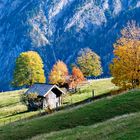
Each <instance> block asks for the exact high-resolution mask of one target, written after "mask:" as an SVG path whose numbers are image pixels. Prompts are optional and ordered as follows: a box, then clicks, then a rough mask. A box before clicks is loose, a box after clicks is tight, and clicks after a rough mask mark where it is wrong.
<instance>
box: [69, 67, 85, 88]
mask: <svg viewBox="0 0 140 140" xmlns="http://www.w3.org/2000/svg"><path fill="white" fill-rule="evenodd" d="M84 80H85V78H84V75H83V73H82V71H81V70H80V69H79V68H78V67H73V69H72V75H71V77H70V82H69V87H70V88H76V87H77V85H78V84H79V83H81V82H82V81H84Z"/></svg>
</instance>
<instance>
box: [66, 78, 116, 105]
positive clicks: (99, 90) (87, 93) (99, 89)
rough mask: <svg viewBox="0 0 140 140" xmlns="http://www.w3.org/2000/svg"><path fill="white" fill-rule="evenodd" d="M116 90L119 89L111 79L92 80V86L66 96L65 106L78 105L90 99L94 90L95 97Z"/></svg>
mask: <svg viewBox="0 0 140 140" xmlns="http://www.w3.org/2000/svg"><path fill="white" fill-rule="evenodd" d="M116 89H118V87H116V86H115V85H114V84H112V83H111V78H108V79H101V80H91V82H90V84H87V85H85V86H83V87H81V89H80V92H78V93H75V94H70V95H69V94H68V95H66V96H65V98H64V104H65V103H67V104H71V103H76V102H80V101H83V100H85V99H87V98H90V97H92V90H94V91H95V96H97V95H101V94H105V93H107V92H109V91H112V90H116Z"/></svg>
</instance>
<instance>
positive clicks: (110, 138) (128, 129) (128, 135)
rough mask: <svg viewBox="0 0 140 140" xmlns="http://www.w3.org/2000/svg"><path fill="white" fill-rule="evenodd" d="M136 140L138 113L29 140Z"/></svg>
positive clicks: (139, 133) (139, 131)
mask: <svg viewBox="0 0 140 140" xmlns="http://www.w3.org/2000/svg"><path fill="white" fill-rule="evenodd" d="M93 138H94V140H117V139H119V140H120V139H121V140H126V139H129V140H138V139H140V112H139V113H134V114H127V115H123V116H121V117H116V118H113V119H110V120H107V121H105V122H102V123H97V124H95V125H91V126H78V127H76V128H73V129H68V130H63V131H59V132H52V133H50V134H46V135H45V134H42V135H39V136H36V137H33V138H32V139H30V140H77V139H79V140H93Z"/></svg>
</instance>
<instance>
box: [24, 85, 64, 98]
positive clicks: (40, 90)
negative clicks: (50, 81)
mask: <svg viewBox="0 0 140 140" xmlns="http://www.w3.org/2000/svg"><path fill="white" fill-rule="evenodd" d="M53 87H54V88H58V87H57V86H56V85H46V84H34V85H33V86H32V87H30V88H29V89H28V90H27V92H26V93H25V94H29V93H37V94H38V95H40V96H44V95H45V94H47V92H48V91H49V90H51V89H52V88H53ZM58 89H59V88H58ZM60 91H61V90H60ZM61 92H62V91H61Z"/></svg>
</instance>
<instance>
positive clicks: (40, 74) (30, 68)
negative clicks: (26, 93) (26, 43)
mask: <svg viewBox="0 0 140 140" xmlns="http://www.w3.org/2000/svg"><path fill="white" fill-rule="evenodd" d="M43 67H44V65H43V62H42V59H41V57H40V56H39V54H38V53H37V52H34V51H28V52H23V53H21V54H20V56H19V57H18V58H17V60H16V65H15V70H14V76H13V77H14V79H13V82H12V84H13V86H15V87H19V86H31V85H33V84H34V83H45V81H46V79H45V75H44V70H43Z"/></svg>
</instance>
